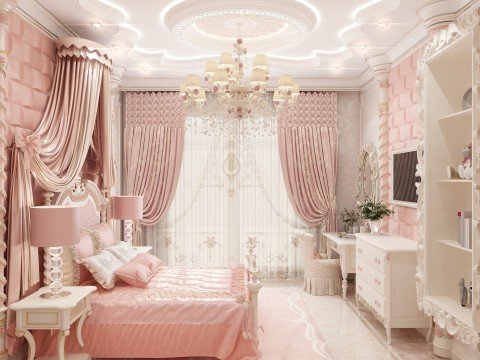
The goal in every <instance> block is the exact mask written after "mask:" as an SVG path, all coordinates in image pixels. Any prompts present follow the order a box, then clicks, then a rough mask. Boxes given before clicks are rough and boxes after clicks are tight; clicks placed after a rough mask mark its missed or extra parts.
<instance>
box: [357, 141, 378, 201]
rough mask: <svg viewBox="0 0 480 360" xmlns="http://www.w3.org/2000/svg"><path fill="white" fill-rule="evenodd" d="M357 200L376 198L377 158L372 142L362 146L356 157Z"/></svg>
mask: <svg viewBox="0 0 480 360" xmlns="http://www.w3.org/2000/svg"><path fill="white" fill-rule="evenodd" d="M356 197H357V201H358V202H360V203H362V204H363V203H364V202H365V200H366V199H367V198H370V199H372V200H376V199H378V159H377V151H376V149H375V147H374V146H373V145H372V144H367V145H364V146H363V147H362V150H361V151H360V156H359V157H358V179H357V196H356Z"/></svg>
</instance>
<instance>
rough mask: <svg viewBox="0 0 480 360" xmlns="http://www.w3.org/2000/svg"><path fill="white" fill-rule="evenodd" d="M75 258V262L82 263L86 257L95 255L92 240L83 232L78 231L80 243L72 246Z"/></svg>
mask: <svg viewBox="0 0 480 360" xmlns="http://www.w3.org/2000/svg"><path fill="white" fill-rule="evenodd" d="M74 248H75V251H76V254H75V255H76V256H75V260H77V261H82V260H83V259H84V258H86V257H90V256H93V255H95V246H94V244H93V241H92V238H91V237H90V235H89V234H88V233H86V232H85V231H80V241H79V242H78V244H76V245H74Z"/></svg>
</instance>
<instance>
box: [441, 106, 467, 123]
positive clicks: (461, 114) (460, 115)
mask: <svg viewBox="0 0 480 360" xmlns="http://www.w3.org/2000/svg"><path fill="white" fill-rule="evenodd" d="M471 120H472V108H470V109H466V110H462V111H458V112H456V113H453V114H450V115H447V116H443V117H441V118H439V119H438V121H442V122H443V121H452V122H458V121H469V122H470V121H471Z"/></svg>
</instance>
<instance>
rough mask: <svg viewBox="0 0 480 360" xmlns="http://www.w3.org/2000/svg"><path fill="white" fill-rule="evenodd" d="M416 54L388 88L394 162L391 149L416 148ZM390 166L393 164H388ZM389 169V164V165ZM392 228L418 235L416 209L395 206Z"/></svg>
mask: <svg viewBox="0 0 480 360" xmlns="http://www.w3.org/2000/svg"><path fill="white" fill-rule="evenodd" d="M416 75H417V53H414V54H413V55H411V56H409V57H407V58H406V59H404V60H403V61H402V62H400V63H399V64H398V65H397V66H395V67H394V68H392V70H391V72H390V79H389V80H390V86H389V89H388V96H389V107H390V113H389V117H388V128H389V132H388V137H389V141H388V158H389V161H390V162H391V161H392V151H393V150H397V149H404V148H409V147H416V146H417V143H418V129H419V122H418V116H417V88H416V86H415V80H416ZM389 165H390V164H389ZM389 169H390V166H389ZM387 175H388V184H389V189H390V190H389V191H392V189H393V186H392V179H391V174H389V173H388V174H387ZM389 231H390V233H393V234H398V235H400V236H404V237H407V238H410V239H414V240H417V238H418V221H417V209H414V208H407V207H402V206H395V214H394V215H393V217H391V218H390V221H389Z"/></svg>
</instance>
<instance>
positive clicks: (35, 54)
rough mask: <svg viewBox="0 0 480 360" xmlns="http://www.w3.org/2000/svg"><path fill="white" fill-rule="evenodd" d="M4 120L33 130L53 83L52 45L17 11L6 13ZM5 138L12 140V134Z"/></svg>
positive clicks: (53, 53)
mask: <svg viewBox="0 0 480 360" xmlns="http://www.w3.org/2000/svg"><path fill="white" fill-rule="evenodd" d="M6 49H7V54H8V68H7V81H6V87H7V93H6V99H5V100H6V101H5V106H6V122H7V124H9V125H18V126H21V127H23V128H28V129H32V130H33V129H35V128H36V127H37V126H38V123H39V122H40V119H41V118H42V114H43V111H44V109H45V105H46V104H47V99H48V95H49V91H50V87H51V83H52V76H53V68H54V60H55V45H54V43H53V41H52V40H51V39H50V38H49V37H48V36H46V35H44V34H43V33H42V32H41V31H40V30H39V29H37V28H35V27H34V26H33V25H31V24H30V23H28V22H26V21H25V20H23V19H22V18H21V17H19V15H17V14H16V13H9V15H8V37H7V43H6ZM8 141H11V133H10V134H9V139H8Z"/></svg>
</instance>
